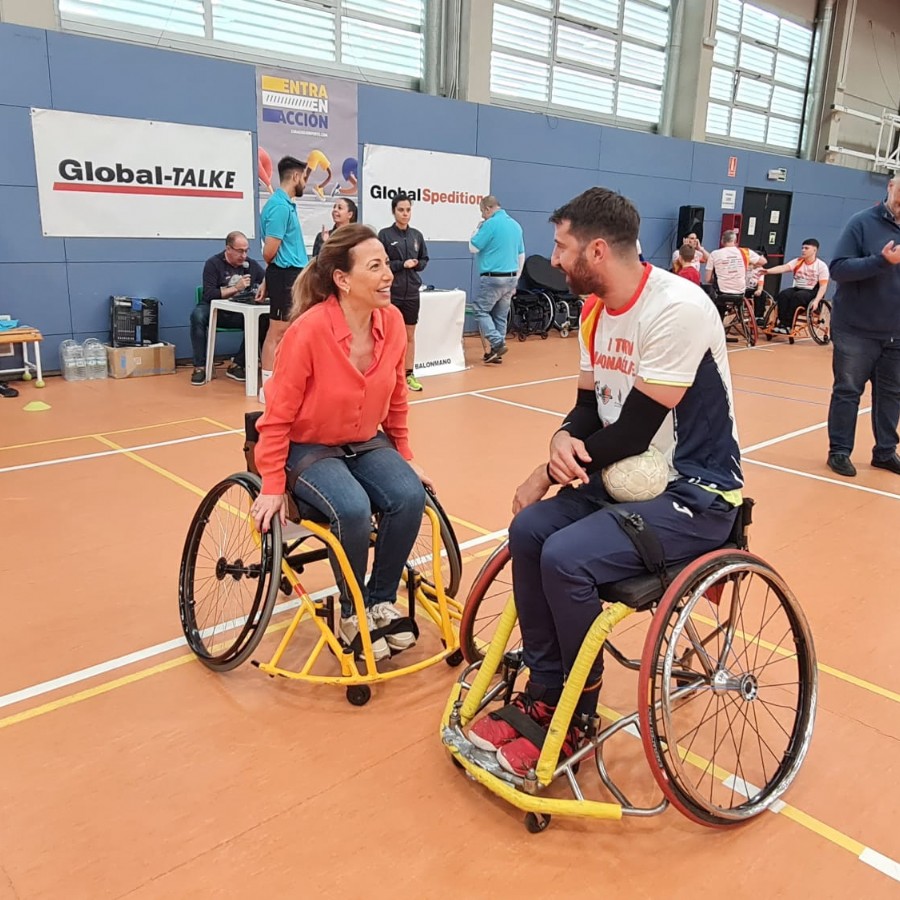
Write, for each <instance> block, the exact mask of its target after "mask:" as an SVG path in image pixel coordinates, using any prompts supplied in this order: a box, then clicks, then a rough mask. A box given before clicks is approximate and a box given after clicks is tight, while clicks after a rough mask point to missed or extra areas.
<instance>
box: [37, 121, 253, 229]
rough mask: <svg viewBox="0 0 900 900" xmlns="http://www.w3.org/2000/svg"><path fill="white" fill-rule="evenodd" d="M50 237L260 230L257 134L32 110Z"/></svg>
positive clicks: (42, 203)
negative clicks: (256, 196)
mask: <svg viewBox="0 0 900 900" xmlns="http://www.w3.org/2000/svg"><path fill="white" fill-rule="evenodd" d="M31 124H32V134H33V138H34V158H35V165H36V170H37V184H38V197H39V201H40V210H41V230H42V232H43V234H44V235H45V236H47V237H111V238H217V239H222V238H224V237H225V235H226V234H227V233H228V232H229V231H235V230H237V231H243V232H244V233H245V234H246V235H247V236H248V237H253V236H254V233H255V221H256V215H255V210H254V204H253V169H254V167H253V137H252V135H251V133H250V132H249V131H232V130H229V129H224V128H206V127H201V126H195V125H178V124H175V123H173V122H155V121H149V120H145V119H126V118H118V117H114V116H94V115H86V114H83V113H74V112H66V111H62V110H53V109H32V111H31Z"/></svg>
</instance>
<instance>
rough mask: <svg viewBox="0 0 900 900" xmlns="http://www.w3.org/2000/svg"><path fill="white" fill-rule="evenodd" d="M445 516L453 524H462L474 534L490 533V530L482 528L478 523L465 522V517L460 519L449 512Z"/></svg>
mask: <svg viewBox="0 0 900 900" xmlns="http://www.w3.org/2000/svg"><path fill="white" fill-rule="evenodd" d="M447 518H448V519H449V520H450V521H451V522H452V523H453V524H454V525H462V527H463V528H468V529H469V530H470V531H474V532H475V533H476V534H491V533H492V532H490V531H488V530H487V529H486V528H482V527H481V526H480V525H473V524H472V523H471V522H467V521H466V520H465V519H460V518H458V517H457V516H451V515H450V514H449V513H448V514H447Z"/></svg>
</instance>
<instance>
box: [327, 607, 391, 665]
mask: <svg viewBox="0 0 900 900" xmlns="http://www.w3.org/2000/svg"><path fill="white" fill-rule="evenodd" d="M366 621H367V622H368V624H369V631H370V632H371V631H374V630H375V627H376V626H375V622H374V621H373V618H372V613H371V611H369V612H368V613H367V615H366ZM338 630H339V631H340V633H341V637H342V638H343V639H344V640H345V641H346V642H347V643H348V644H351V643H353V639H354V638H355V637H356V636H357V635H358V634H359V617H358V616H347V618H341V624H340V627H339V628H338ZM372 653H373V655H374V656H375V660H376V661H378V660H379V659H387V658H388V657H389V656H390V655H391V648H390V647H388V644H387V641H386V640H385V639H384V638H383V637H382V638H378V640H375V641H372ZM360 655H362V654H360Z"/></svg>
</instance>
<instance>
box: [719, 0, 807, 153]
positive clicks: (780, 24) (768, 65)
mask: <svg viewBox="0 0 900 900" xmlns="http://www.w3.org/2000/svg"><path fill="white" fill-rule="evenodd" d="M736 14H737V15H736ZM712 29H713V35H712V36H713V37H714V39H715V48H714V50H713V62H712V69H711V72H710V84H709V91H708V100H707V108H706V122H705V124H704V134H705V138H706V140H707V141H708V142H709V143H714V144H726V145H728V146H740V147H747V148H751V149H754V150H765V151H767V152H769V153H774V154H777V155H781V156H794V157H797V156H800V154H801V147H802V141H803V136H804V127H805V123H804V117H805V113H806V110H807V106H808V101H809V94H810V82H811V80H812V77H813V72H814V56H815V53H816V52H817V41H816V33H815V28H814V25H813V23H801V22H800V21H798V20H796V19H793V18H789V17H787V16H783V15H779V14H778V13H777V12H772V11H770V10H768V9H765V8H762V7H760V6H757V5H756V4H754V3H753V2H751V0H719V4H718V7H717V14H716V20H715V22H714V23H713V25H712ZM773 29H774V34H773ZM804 36H805V37H806V38H807V39H808V41H807V42H804V41H803V40H802V38H803V37H804ZM767 69H768V71H766V70H767ZM801 75H802V82H801V87H799V88H798V87H797V82H798V80H799V79H800V76H801ZM736 116H737V119H736ZM759 128H761V129H762V132H761V135H760V136H759V137H757V136H753V135H751V134H750V130H751V129H759ZM779 132H780V134H779Z"/></svg>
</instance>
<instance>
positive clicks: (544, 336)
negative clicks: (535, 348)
mask: <svg viewBox="0 0 900 900" xmlns="http://www.w3.org/2000/svg"><path fill="white" fill-rule="evenodd" d="M548 337H550V332H549V331H542V332H541V340H542V341H546V340H547V338H548Z"/></svg>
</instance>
